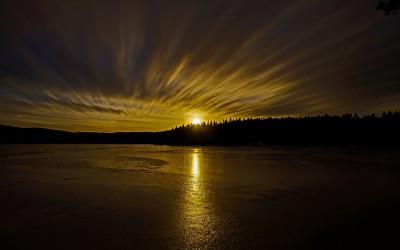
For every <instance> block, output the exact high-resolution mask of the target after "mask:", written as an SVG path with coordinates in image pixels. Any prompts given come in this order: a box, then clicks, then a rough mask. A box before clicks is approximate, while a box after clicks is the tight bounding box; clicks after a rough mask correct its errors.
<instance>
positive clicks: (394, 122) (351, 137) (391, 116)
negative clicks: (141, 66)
mask: <svg viewBox="0 0 400 250" xmlns="http://www.w3.org/2000/svg"><path fill="white" fill-rule="evenodd" d="M399 128H400V112H399V111H396V112H392V111H388V112H384V113H382V115H381V116H376V115H374V114H371V115H365V116H362V117H360V116H359V115H357V114H356V113H355V114H349V113H347V114H344V115H340V116H339V115H328V114H325V115H320V116H305V117H284V118H273V117H264V118H246V119H241V118H236V119H232V118H231V119H227V120H223V121H220V122H215V121H208V122H203V123H201V124H198V125H194V124H186V125H181V126H177V127H175V128H172V129H170V130H167V131H162V132H115V133H96V132H75V133H74V132H66V131H59V130H50V129H43V128H19V127H12V126H4V125H1V126H0V135H1V139H0V143H94V144H96V143H115V144H119V143H122V144H165V145H253V146H263V145H326V146H329V145H359V144H361V145H399V144H400V143H399V139H400V132H399Z"/></svg>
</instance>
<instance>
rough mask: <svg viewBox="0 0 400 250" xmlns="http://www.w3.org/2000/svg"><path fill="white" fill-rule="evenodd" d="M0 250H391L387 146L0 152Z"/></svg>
mask: <svg viewBox="0 0 400 250" xmlns="http://www.w3.org/2000/svg"><path fill="white" fill-rule="evenodd" d="M0 200H1V206H0V248H1V249H363V248H376V249H388V248H389V247H391V246H398V245H399V244H400V242H399V238H398V235H399V233H400V229H399V228H400V226H399V225H400V215H399V211H400V150H399V149H393V148H359V147H341V148H309V147H302V148H285V147H282V148H278V147H270V148H266V147H257V148H251V147H170V146H152V145H0Z"/></svg>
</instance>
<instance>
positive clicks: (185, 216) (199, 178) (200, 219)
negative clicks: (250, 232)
mask: <svg viewBox="0 0 400 250" xmlns="http://www.w3.org/2000/svg"><path fill="white" fill-rule="evenodd" d="M187 163H188V165H189V164H190V165H189V166H190V172H188V174H189V177H188V180H187V182H186V187H185V188H186V191H185V192H184V197H183V206H182V211H181V219H180V222H179V223H180V227H181V230H182V234H183V235H182V236H183V237H182V239H183V240H184V242H183V244H184V248H185V249H193V248H201V249H203V248H210V247H211V248H213V246H215V245H216V244H217V243H216V242H217V240H219V239H220V238H221V237H220V235H219V231H218V229H217V225H218V216H216V212H215V209H214V204H213V203H212V202H211V199H210V198H209V192H210V191H209V190H208V189H207V181H206V180H205V175H203V172H202V171H203V168H204V167H206V166H205V164H204V156H203V153H202V151H200V150H198V149H194V150H193V153H192V154H191V159H190V160H189V161H187Z"/></svg>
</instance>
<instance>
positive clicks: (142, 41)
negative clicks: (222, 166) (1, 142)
mask: <svg viewBox="0 0 400 250" xmlns="http://www.w3.org/2000/svg"><path fill="white" fill-rule="evenodd" d="M375 4H376V3H375V1H372V0H370V1H361V0H360V1H344V0H343V1H342V0H337V1H317V0H307V1H296V2H290V3H288V2H285V1H231V2H230V1H206V2H205V1H113V2H109V1H80V2H79V3H78V2H70V1H62V2H57V3H53V2H49V1H34V2H32V1H26V2H23V4H21V2H9V3H6V4H5V6H3V8H1V9H2V10H1V13H0V14H1V15H0V16H1V17H0V38H1V40H2V41H4V42H2V43H1V45H0V53H1V54H2V58H1V59H0V97H1V100H0V123H10V122H14V123H16V124H22V125H25V126H30V125H31V124H36V125H39V126H40V125H42V126H47V127H57V128H60V127H62V128H63V129H67V130H81V131H82V130H84V129H90V130H94V131H112V130H121V131H122V130H124V131H126V130H129V131H131V130H140V131H143V130H147V131H157V130H164V129H168V128H171V127H172V126H175V125H179V124H182V123H187V122H190V121H191V119H192V116H194V115H199V114H201V116H202V118H203V119H210V120H221V119H225V118H227V117H246V116H270V115H272V116H286V115H314V114H323V113H341V112H359V113H363V112H364V113H369V112H381V111H383V109H399V108H400V102H399V101H396V98H397V97H398V96H399V95H400V85H399V84H398V83H399V80H400V72H399V71H398V68H399V64H400V62H399V59H398V58H400V57H399V55H400V46H398V41H399V38H400V37H399V33H398V32H397V31H398V27H399V25H400V20H399V19H398V18H397V19H395V18H388V17H385V16H383V15H381V14H380V13H378V12H376V11H375V10H374V6H375ZM3 55H4V56H3ZM397 100H400V99H397ZM10 113H13V114H23V116H22V117H16V116H15V115H14V116H13V117H14V118H13V120H12V121H10V118H9V117H10V116H9V114H10Z"/></svg>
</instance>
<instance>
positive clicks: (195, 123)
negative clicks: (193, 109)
mask: <svg viewBox="0 0 400 250" xmlns="http://www.w3.org/2000/svg"><path fill="white" fill-rule="evenodd" d="M192 123H193V124H194V125H197V124H200V119H199V118H194V119H193V121H192Z"/></svg>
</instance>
